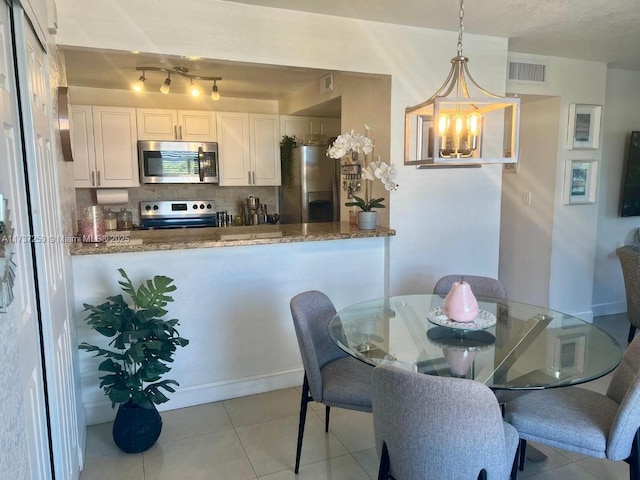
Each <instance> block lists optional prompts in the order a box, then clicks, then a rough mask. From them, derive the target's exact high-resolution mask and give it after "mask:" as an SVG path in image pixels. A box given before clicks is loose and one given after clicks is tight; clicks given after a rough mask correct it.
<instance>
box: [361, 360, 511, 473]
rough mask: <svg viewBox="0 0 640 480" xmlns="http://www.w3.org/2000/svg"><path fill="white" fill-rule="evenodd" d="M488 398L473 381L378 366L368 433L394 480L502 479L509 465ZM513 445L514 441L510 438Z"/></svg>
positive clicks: (499, 425)
mask: <svg viewBox="0 0 640 480" xmlns="http://www.w3.org/2000/svg"><path fill="white" fill-rule="evenodd" d="M503 425H504V424H503V421H502V416H501V413H500V407H499V406H498V401H497V400H496V397H495V395H494V394H493V392H492V391H491V390H490V389H489V388H488V387H487V386H486V385H484V384H482V383H480V382H476V381H474V380H466V379H460V378H449V377H438V376H432V375H425V374H421V373H415V372H410V371H406V370H400V369H398V368H396V367H392V366H388V365H380V366H378V367H376V368H375V369H374V372H373V427H374V432H375V441H376V448H377V450H378V455H381V454H382V446H383V442H384V444H386V447H387V450H388V452H389V464H390V474H391V475H392V476H393V477H395V478H398V479H408V480H409V479H423V478H437V479H440V480H446V479H458V478H468V479H472V478H473V479H475V478H477V477H478V474H479V472H480V470H482V469H485V470H486V471H487V477H488V478H508V477H509V473H510V471H511V466H512V463H511V462H512V461H513V459H511V462H508V461H507V447H506V440H505V433H504V426H503ZM514 439H515V435H514Z"/></svg>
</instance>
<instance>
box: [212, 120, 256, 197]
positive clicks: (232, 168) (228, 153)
mask: <svg viewBox="0 0 640 480" xmlns="http://www.w3.org/2000/svg"><path fill="white" fill-rule="evenodd" d="M216 124H217V130H218V155H220V185H221V186H230V185H231V186H241V185H250V181H251V180H250V178H249V176H250V171H251V160H250V159H251V152H250V148H249V114H247V113H236V112H217V113H216Z"/></svg>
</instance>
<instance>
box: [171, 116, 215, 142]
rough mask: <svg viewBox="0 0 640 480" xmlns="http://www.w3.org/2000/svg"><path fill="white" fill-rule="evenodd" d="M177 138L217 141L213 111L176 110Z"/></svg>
mask: <svg viewBox="0 0 640 480" xmlns="http://www.w3.org/2000/svg"><path fill="white" fill-rule="evenodd" d="M178 138H179V139H180V140H189V141H191V142H215V141H217V140H218V136H217V135H216V114H215V112H204V111H198V110H178Z"/></svg>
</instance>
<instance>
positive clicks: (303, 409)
mask: <svg viewBox="0 0 640 480" xmlns="http://www.w3.org/2000/svg"><path fill="white" fill-rule="evenodd" d="M311 400H312V398H311V396H310V395H309V380H307V374H306V373H305V374H304V382H303V384H302V399H301V400H300V421H299V422H298V445H297V447H296V466H295V468H294V472H295V473H296V475H297V474H298V470H299V469H300V454H301V453H302V437H303V436H304V423H305V421H306V420H307V405H308V403H309V402H310V401H311Z"/></svg>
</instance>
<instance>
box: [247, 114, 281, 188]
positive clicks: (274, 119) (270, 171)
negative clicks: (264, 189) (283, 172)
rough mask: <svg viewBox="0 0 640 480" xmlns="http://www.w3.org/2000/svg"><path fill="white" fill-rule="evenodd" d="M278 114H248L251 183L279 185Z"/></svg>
mask: <svg viewBox="0 0 640 480" xmlns="http://www.w3.org/2000/svg"><path fill="white" fill-rule="evenodd" d="M278 123H279V122H278V115H265V114H258V113H250V114H249V141H250V145H251V167H252V171H253V178H252V185H280V183H281V179H280V126H279V125H278Z"/></svg>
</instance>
